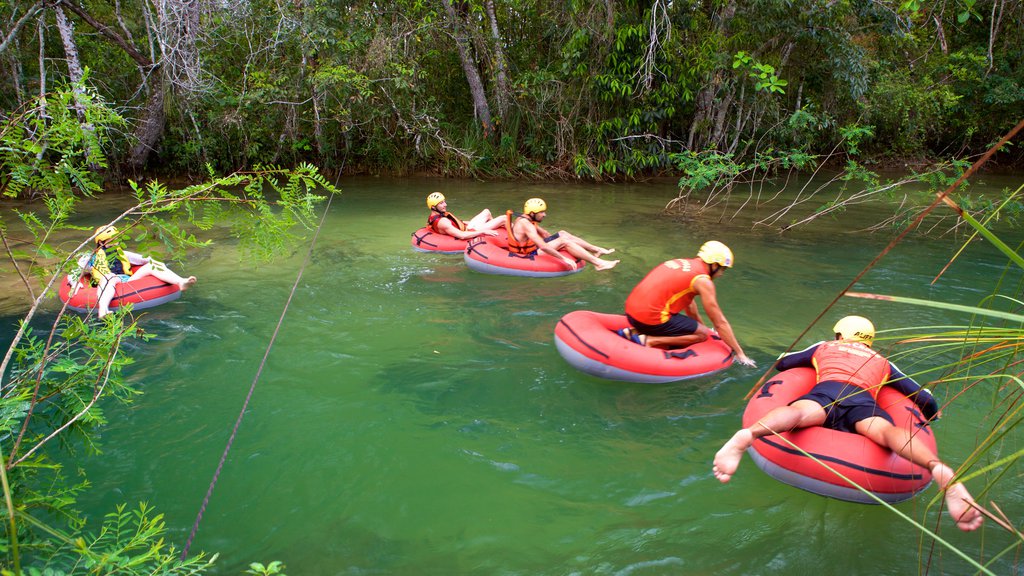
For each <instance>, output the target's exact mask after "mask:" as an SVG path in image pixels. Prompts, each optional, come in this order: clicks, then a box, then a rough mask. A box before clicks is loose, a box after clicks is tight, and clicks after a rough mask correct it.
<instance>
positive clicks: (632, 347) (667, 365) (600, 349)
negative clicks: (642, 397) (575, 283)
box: [555, 310, 733, 384]
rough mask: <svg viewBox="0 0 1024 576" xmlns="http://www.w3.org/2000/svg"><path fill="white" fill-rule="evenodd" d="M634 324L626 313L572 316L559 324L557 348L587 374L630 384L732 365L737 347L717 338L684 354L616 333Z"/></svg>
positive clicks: (694, 374)
mask: <svg viewBox="0 0 1024 576" xmlns="http://www.w3.org/2000/svg"><path fill="white" fill-rule="evenodd" d="M627 326H629V322H628V321H627V320H626V317H625V316H624V315H621V314H600V313H598V312H589V311H587V310H577V311H575V312H570V313H568V314H566V315H565V316H563V317H562V319H561V320H559V322H558V325H557V326H555V346H556V347H557V348H558V352H559V353H560V354H561V355H562V358H565V361H566V362H568V363H569V364H571V365H572V366H573V367H574V368H576V369H577V370H579V371H581V372H585V373H587V374H590V375H591V376H597V377H598V378H607V379H609V380H624V381H626V382H643V383H652V384H660V383H664V382H676V381H678V380H686V379H689V378H696V377H698V376H706V375H708V374H713V373H715V372H718V371H719V370H724V369H726V368H728V367H729V366H730V365H732V359H733V354H732V349H731V348H729V346H727V345H726V344H725V342H722V339H721V338H719V337H718V335H715V336H714V337H713V338H710V339H708V340H705V341H704V342H701V343H699V344H694V345H693V346H689V347H687V348H684V349H682V350H662V349H660V348H648V347H646V346H641V345H639V344H636V343H634V342H632V341H630V340H626V339H625V338H623V337H622V336H619V335H618V334H616V333H615V331H616V330H619V329H622V328H626V327H627Z"/></svg>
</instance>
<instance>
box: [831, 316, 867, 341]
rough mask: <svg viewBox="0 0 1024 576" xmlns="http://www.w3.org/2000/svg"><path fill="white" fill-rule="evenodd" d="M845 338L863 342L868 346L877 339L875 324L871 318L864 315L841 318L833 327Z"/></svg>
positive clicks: (833, 329)
mask: <svg viewBox="0 0 1024 576" xmlns="http://www.w3.org/2000/svg"><path fill="white" fill-rule="evenodd" d="M832 331H833V332H835V333H836V334H837V335H838V336H839V337H840V338H842V339H843V340H854V341H857V342H863V343H865V344H867V345H868V346H870V345H871V342H872V341H873V340H874V339H875V325H874V324H872V323H871V320H868V319H867V318H865V317H863V316H846V317H844V318H840V319H839V322H836V325H835V326H834V327H833V328H832Z"/></svg>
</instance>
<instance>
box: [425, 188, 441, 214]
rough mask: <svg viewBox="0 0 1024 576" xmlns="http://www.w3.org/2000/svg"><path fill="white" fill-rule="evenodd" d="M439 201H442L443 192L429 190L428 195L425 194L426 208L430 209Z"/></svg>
mask: <svg viewBox="0 0 1024 576" xmlns="http://www.w3.org/2000/svg"><path fill="white" fill-rule="evenodd" d="M441 202H444V194H441V193H440V192H431V193H430V196H427V208H430V209H431V210H433V209H434V206H437V205H438V204H440V203H441Z"/></svg>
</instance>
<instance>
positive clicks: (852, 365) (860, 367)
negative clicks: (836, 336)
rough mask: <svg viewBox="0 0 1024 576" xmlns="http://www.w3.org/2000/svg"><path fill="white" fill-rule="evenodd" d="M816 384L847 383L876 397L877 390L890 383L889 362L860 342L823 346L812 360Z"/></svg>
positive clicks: (837, 342) (815, 352)
mask: <svg viewBox="0 0 1024 576" xmlns="http://www.w3.org/2000/svg"><path fill="white" fill-rule="evenodd" d="M811 361H812V362H813V363H814V369H815V370H816V371H817V372H818V382H825V381H827V380H832V381H838V382H849V383H850V384H853V385H854V386H857V387H859V388H863V389H865V390H868V391H869V392H871V396H872V397H875V398H877V397H878V389H879V388H881V385H882V384H883V383H885V382H886V381H887V380H888V379H889V361H888V360H886V359H885V358H884V357H883V356H882V355H881V354H879V353H878V352H875V351H874V350H872V349H871V348H869V347H868V346H867V345H866V344H863V343H861V342H849V341H843V340H833V341H830V342H822V343H821V344H819V345H818V348H817V350H815V351H814V356H813V357H812V358H811Z"/></svg>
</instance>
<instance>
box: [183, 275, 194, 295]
mask: <svg viewBox="0 0 1024 576" xmlns="http://www.w3.org/2000/svg"><path fill="white" fill-rule="evenodd" d="M195 283H196V277H195V276H189V277H188V278H186V279H185V281H184V282H182V283H181V286H180V288H181V291H182V292H184V291H185V290H188V289H189V288H191V287H192V285H193V284H195Z"/></svg>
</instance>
